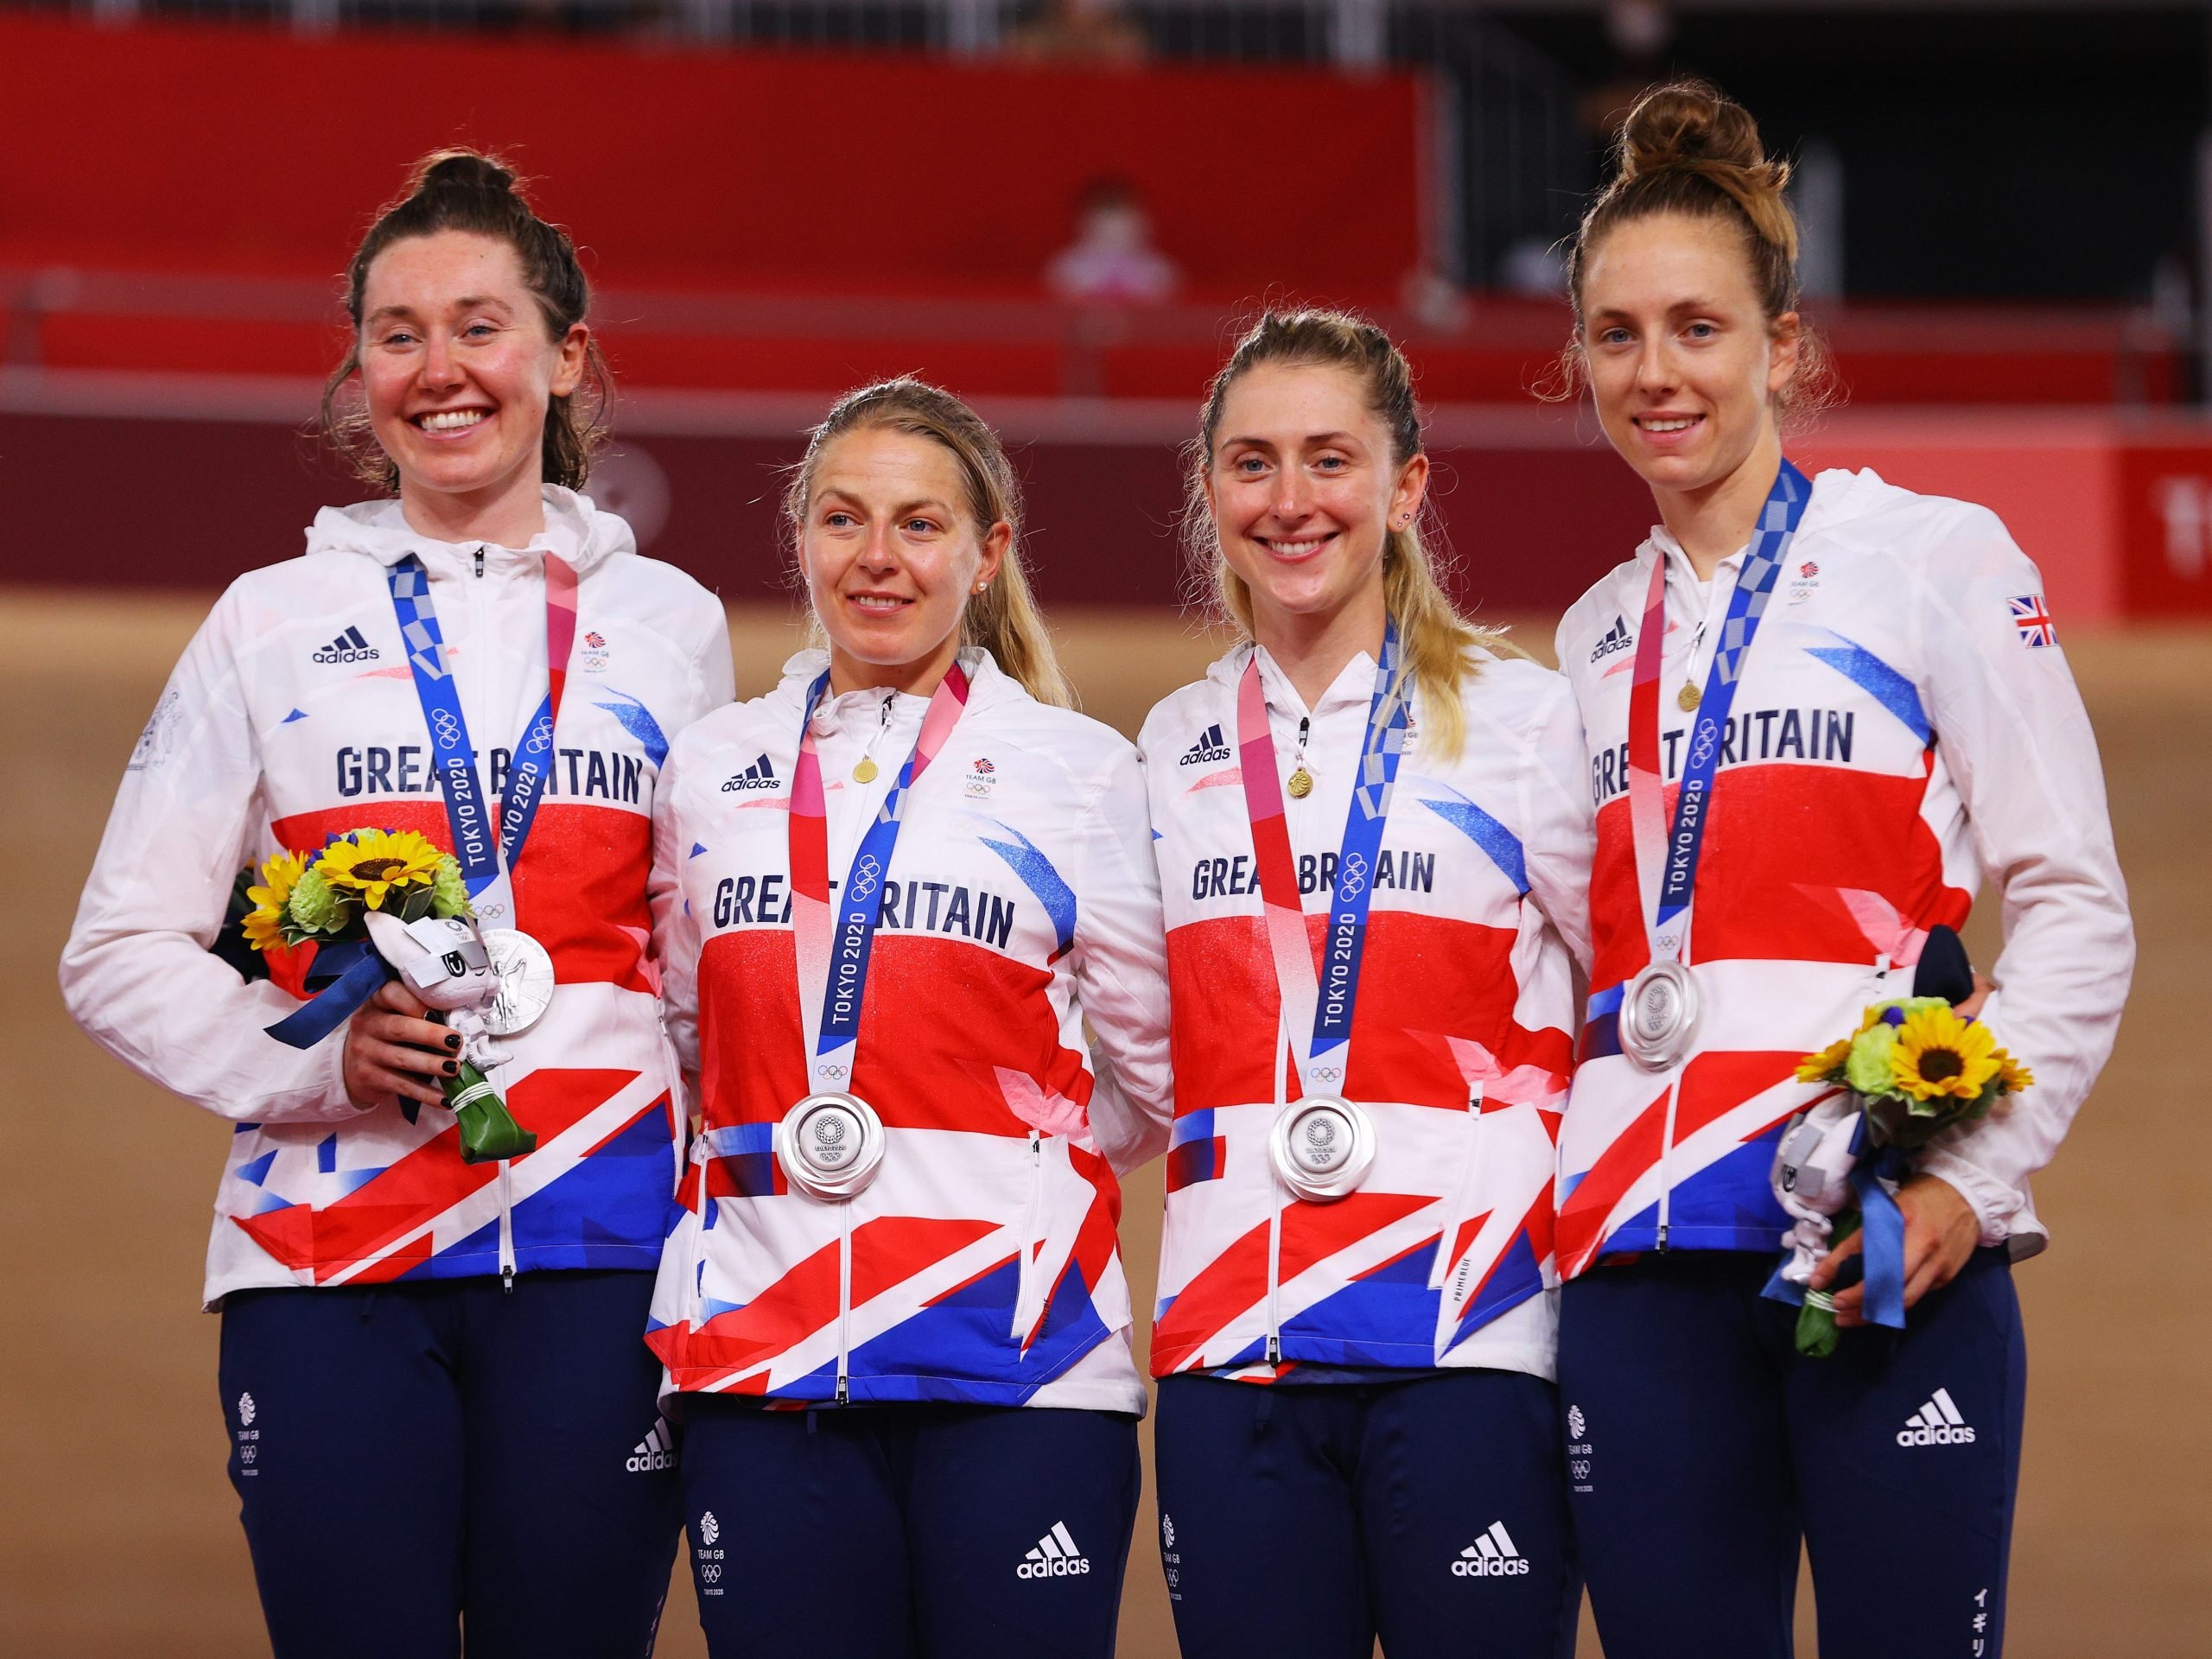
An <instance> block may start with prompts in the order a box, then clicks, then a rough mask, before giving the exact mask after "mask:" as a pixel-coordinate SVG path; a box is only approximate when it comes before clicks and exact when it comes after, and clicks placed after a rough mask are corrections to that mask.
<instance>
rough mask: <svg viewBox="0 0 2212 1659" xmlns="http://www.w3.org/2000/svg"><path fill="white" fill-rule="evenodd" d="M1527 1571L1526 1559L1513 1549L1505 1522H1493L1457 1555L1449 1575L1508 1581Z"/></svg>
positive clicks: (1462, 1577)
mask: <svg viewBox="0 0 2212 1659" xmlns="http://www.w3.org/2000/svg"><path fill="white" fill-rule="evenodd" d="M1528 1570H1529V1558H1528V1557H1527V1556H1525V1555H1523V1554H1522V1553H1521V1552H1520V1551H1519V1550H1517V1549H1516V1548H1514V1547H1513V1537H1512V1535H1511V1534H1510V1533H1509V1532H1507V1531H1506V1529H1505V1522H1503V1521H1493V1522H1491V1523H1490V1530H1489V1531H1487V1532H1485V1533H1484V1534H1483V1535H1482V1536H1481V1537H1479V1538H1478V1539H1476V1540H1475V1541H1474V1542H1473V1543H1471V1544H1469V1545H1468V1546H1467V1547H1466V1548H1465V1549H1463V1550H1461V1551H1460V1552H1459V1560H1456V1561H1454V1562H1452V1576H1454V1577H1455V1578H1461V1579H1503V1578H1511V1577H1514V1576H1515V1575H1516V1574H1519V1573H1526V1572H1527V1571H1528Z"/></svg>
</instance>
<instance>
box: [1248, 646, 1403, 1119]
mask: <svg viewBox="0 0 2212 1659" xmlns="http://www.w3.org/2000/svg"><path fill="white" fill-rule="evenodd" d="M1400 657H1401V652H1400V651H1399V647H1398V625H1397V622H1396V620H1395V619H1392V620H1389V621H1388V622H1386V623H1385V625H1384V626H1383V659H1382V661H1381V663H1380V664H1377V665H1376V671H1375V696H1374V701H1373V702H1371V703H1370V704H1369V706H1368V711H1367V733H1366V735H1365V737H1364V738H1363V739H1362V741H1361V743H1360V753H1359V773H1358V776H1357V778H1356V779H1354V781H1353V787H1352V792H1351V807H1350V809H1349V810H1347V811H1346V813H1345V815H1344V841H1343V843H1342V845H1341V847H1340V848H1339V849H1338V853H1337V868H1336V882H1335V888H1334V891H1333V893H1332V895H1331V902H1330V906H1329V922H1328V934H1327V943H1326V944H1325V948H1324V950H1323V951H1322V963H1323V967H1322V970H1321V972H1320V973H1319V975H1318V976H1317V975H1316V973H1315V971H1314V968H1313V947H1312V945H1311V944H1310V943H1309V941H1308V940H1307V938H1306V911H1305V906H1303V905H1302V904H1301V903H1300V899H1299V893H1298V875H1297V871H1296V868H1295V866H1294V863H1293V861H1292V858H1291V851H1290V825H1289V822H1288V820H1287V818H1286V817H1284V815H1283V804H1282V786H1281V783H1280V781H1279V780H1278V779H1277V778H1276V775H1275V770H1276V769H1275V746H1274V737H1273V736H1272V735H1271V734H1269V732H1268V700H1267V693H1266V691H1265V690H1264V689H1263V688H1262V685H1261V683H1260V655H1259V649H1258V647H1257V646H1255V647H1254V648H1253V652H1252V659H1251V660H1250V661H1249V662H1248V663H1246V664H1245V665H1244V674H1243V678H1242V679H1241V680H1240V681H1239V682H1238V684H1237V688H1236V753H1237V764H1238V767H1239V769H1240V770H1241V771H1242V772H1243V782H1244V810H1245V814H1246V816H1247V817H1249V819H1250V820H1251V824H1252V853H1253V860H1254V862H1255V864H1256V865H1257V866H1258V868H1259V877H1260V904H1261V908H1262V912H1264V913H1265V915H1266V918H1267V923H1268V946H1269V949H1270V950H1271V951H1272V953H1273V954H1274V963H1275V984H1276V988H1277V989H1278V991H1279V993H1280V994H1281V998H1282V1013H1283V1025H1284V1029H1285V1031H1286V1032H1287V1033H1288V1035H1289V1037H1290V1039H1291V1055H1292V1058H1294V1059H1295V1060H1296V1061H1297V1062H1298V1081H1299V1088H1300V1092H1301V1093H1302V1094H1305V1095H1307V1096H1315V1095H1341V1094H1343V1092H1344V1079H1345V1077H1347V1076H1348V1075H1349V1071H1350V1064H1351V1016H1352V1008H1353V1006H1354V1005H1355V1003H1356V1002H1357V1001H1358V997H1359V973H1360V965H1361V960H1362V957H1363V952H1364V950H1365V949H1366V944H1367V912H1368V906H1369V905H1370V903H1371V902H1372V900H1373V899H1374V897H1375V887H1374V875H1375V860H1376V853H1377V852H1378V851H1379V850H1380V849H1381V848H1382V845H1383V823H1384V821H1385V820H1386V819H1387V818H1388V817H1389V813H1390V792H1391V790H1392V788H1393V787H1394V786H1395V784H1396V782H1397V777H1398V760H1399V757H1400V756H1401V755H1402V753H1404V752H1405V747H1406V694H1405V688H1404V686H1403V685H1402V683H1401V680H1400V677H1399V665H1400ZM1309 1008H1310V1009H1311V1010H1312V1015H1311V1020H1312V1026H1313V1039H1312V1043H1311V1046H1310V1047H1308V1046H1306V1045H1303V1044H1300V1042H1299V1040H1298V1031H1299V1027H1300V1026H1301V1025H1304V1024H1305V1023H1306V1020H1307V1014H1306V1011H1307V1010H1308V1009H1309Z"/></svg>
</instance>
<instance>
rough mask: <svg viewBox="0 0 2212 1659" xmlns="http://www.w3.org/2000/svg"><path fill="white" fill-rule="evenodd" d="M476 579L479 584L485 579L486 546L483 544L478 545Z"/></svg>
mask: <svg viewBox="0 0 2212 1659" xmlns="http://www.w3.org/2000/svg"><path fill="white" fill-rule="evenodd" d="M476 579H477V580H478V581H479V582H481V581H482V580H483V579H484V544H483V543H481V542H479V543H477V544H476Z"/></svg>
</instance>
